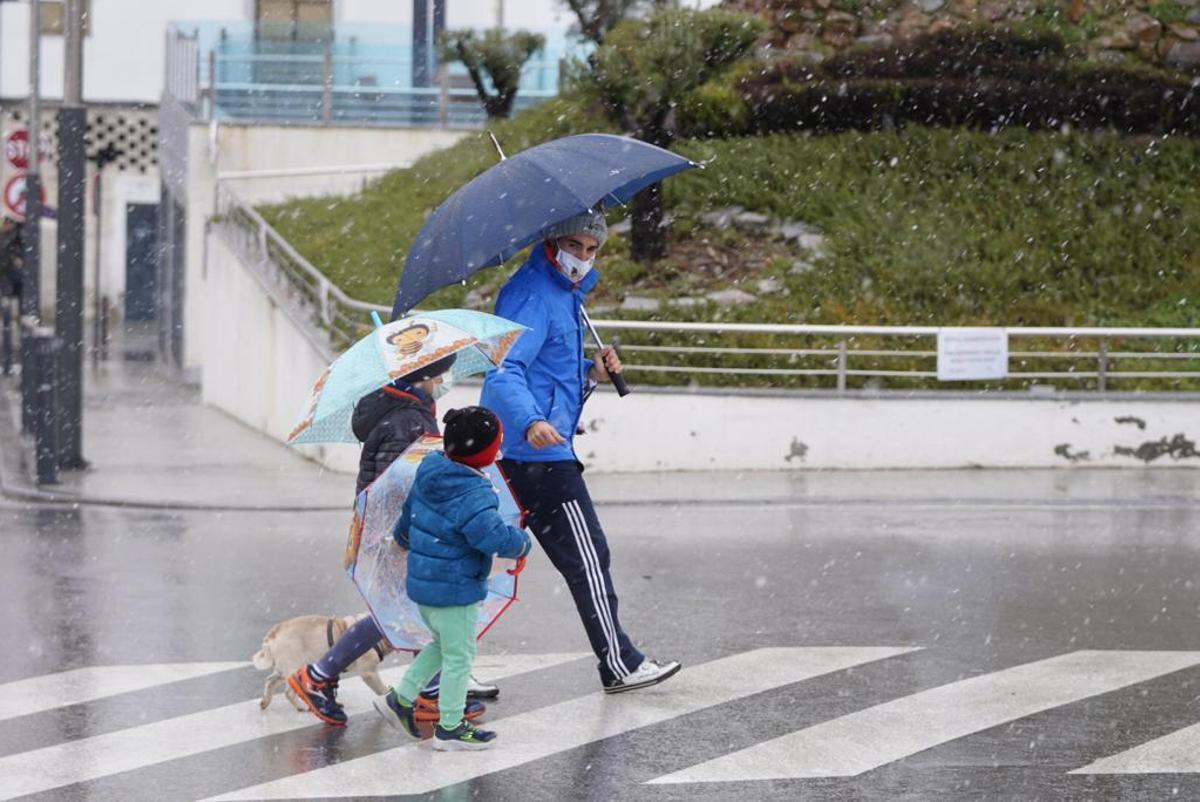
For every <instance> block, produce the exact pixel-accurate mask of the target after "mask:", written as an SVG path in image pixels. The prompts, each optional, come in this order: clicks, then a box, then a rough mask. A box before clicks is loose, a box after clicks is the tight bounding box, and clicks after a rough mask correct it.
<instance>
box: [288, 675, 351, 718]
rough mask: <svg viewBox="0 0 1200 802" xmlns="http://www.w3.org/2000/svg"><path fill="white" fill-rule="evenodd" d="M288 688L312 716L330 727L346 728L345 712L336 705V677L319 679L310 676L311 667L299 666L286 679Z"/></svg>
mask: <svg viewBox="0 0 1200 802" xmlns="http://www.w3.org/2000/svg"><path fill="white" fill-rule="evenodd" d="M287 682H288V687H289V688H291V689H292V691H293V692H294V693H295V694H296V696H297V697H298V698H299V699H300V701H301V702H304V704H305V705H306V706H307V707H308V709H309V710H311V711H312V714H313V715H314V716H316V717H317V718H319V719H321V721H324V722H325V723H326V724H328V725H329V726H331V727H345V726H346V711H345V710H343V709H342V706H341V705H340V704H338V700H337V689H338V681H337V677H334V678H333V679H319V678H317V677H314V676H313V675H312V667H311V666H300V668H298V669H296V671H295V673H294V674H292V675H291V676H289V677H288V681H287Z"/></svg>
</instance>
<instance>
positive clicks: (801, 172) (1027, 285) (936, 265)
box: [264, 100, 1200, 326]
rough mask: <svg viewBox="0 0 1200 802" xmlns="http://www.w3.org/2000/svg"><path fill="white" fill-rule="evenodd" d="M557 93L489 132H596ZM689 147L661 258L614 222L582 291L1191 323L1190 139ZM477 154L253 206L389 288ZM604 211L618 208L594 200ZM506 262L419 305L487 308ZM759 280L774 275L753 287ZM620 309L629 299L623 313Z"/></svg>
mask: <svg viewBox="0 0 1200 802" xmlns="http://www.w3.org/2000/svg"><path fill="white" fill-rule="evenodd" d="M604 128H605V126H604V123H603V122H602V121H601V120H600V119H598V118H597V117H596V116H595V115H594V114H591V113H589V112H588V111H587V110H586V109H584V108H582V107H581V106H579V105H577V104H575V103H573V102H571V101H569V100H558V101H555V102H551V103H547V104H544V105H542V106H539V107H537V108H535V109H533V110H531V111H529V112H527V113H525V114H523V115H521V116H520V117H518V118H516V119H514V120H511V121H508V122H506V123H504V124H502V125H500V126H498V128H497V134H498V135H499V137H500V139H501V141H502V142H503V144H504V146H505V147H506V149H507V150H508V151H509V152H516V151H519V150H521V149H523V148H525V147H528V146H529V145H532V144H534V143H536V142H538V141H542V140H544V139H549V138H553V137H556V136H561V135H564V134H568V133H572V132H581V131H591V130H604ZM677 149H678V150H679V151H680V152H682V153H685V154H687V155H689V156H691V157H692V158H696V159H700V160H705V161H707V162H708V166H707V168H706V169H705V170H703V171H693V172H691V173H687V174H684V175H682V176H679V177H677V178H674V179H671V180H670V181H668V182H667V184H666V186H667V193H666V199H667V205H668V208H669V210H670V211H671V212H672V213H674V214H675V215H676V216H677V217H678V219H677V221H676V224H675V227H674V231H673V233H672V242H671V256H670V257H669V258H668V259H667V260H665V261H664V262H662V263H659V264H657V265H653V266H648V267H643V266H640V265H636V264H634V263H632V262H630V261H629V260H628V258H627V254H628V243H627V242H625V241H624V240H623V239H622V237H621V236H619V235H617V236H614V237H613V239H612V244H611V245H610V246H609V247H608V248H606V253H605V254H604V255H603V258H602V260H601V268H602V270H603V271H604V275H605V281H604V282H603V283H602V284H601V289H600V291H599V292H598V294H597V297H596V299H595V303H598V304H601V305H603V304H609V305H615V304H619V303H620V301H621V300H622V299H623V298H624V297H625V296H626V295H627V294H631V295H637V296H642V297H651V298H654V297H659V298H663V299H667V298H675V297H680V296H690V297H700V296H702V295H703V294H704V293H706V292H709V291H712V290H716V289H722V288H727V287H739V288H742V289H744V290H747V291H749V292H751V293H759V294H760V297H759V299H758V300H756V301H754V302H752V303H748V304H745V305H740V306H735V307H720V306H717V305H715V304H711V303H699V304H695V305H692V306H688V307H669V308H668V307H666V306H665V305H664V307H662V309H661V310H660V311H659V312H658V314H659V315H660V316H662V317H667V318H677V319H725V320H733V319H738V320H766V321H779V322H783V321H789V322H812V323H880V324H897V325H899V324H920V323H930V322H938V323H944V324H1005V325H1118V324H1137V325H1190V326H1195V325H1200V312H1198V311H1197V307H1198V306H1200V292H1198V289H1197V288H1198V286H1200V280H1198V279H1197V276H1200V224H1198V223H1197V221H1198V220H1200V142H1197V141H1196V140H1189V139H1168V140H1165V141H1153V140H1148V139H1145V140H1137V141H1133V140H1128V139H1121V138H1119V137H1116V136H1114V135H1098V134H1092V133H1061V132H1056V133H1029V132H1026V131H1022V130H1006V131H1002V132H1000V133H997V134H989V133H986V132H969V131H963V130H955V129H923V128H908V129H906V130H904V131H903V132H883V133H871V134H863V133H847V134H840V135H835V136H824V137H810V136H798V135H797V136H788V135H776V136H769V137H760V138H745V139H726V140H720V139H718V140H703V141H687V142H682V143H680V144H679V146H678V148H677ZM494 161H495V155H494V153H493V150H492V148H491V146H490V145H489V144H488V142H487V140H486V137H485V136H484V135H481V134H473V135H471V136H468V137H467V138H466V139H464V140H463V141H462V142H461V143H459V144H458V145H456V146H455V147H452V148H450V149H448V150H446V151H443V152H440V153H437V154H433V155H431V156H429V157H427V158H425V159H422V160H421V161H420V162H418V163H417V164H416V165H415V166H414V167H413V168H411V169H408V170H402V171H398V172H396V173H393V174H390V175H388V176H386V177H384V178H382V179H380V180H379V181H377V182H375V183H374V184H373V185H371V186H370V187H368V188H367V189H366V190H365V191H364V192H363V193H362V194H361V195H360V196H358V197H354V198H349V199H315V200H297V201H294V202H290V203H285V204H282V205H278V206H273V207H269V208H267V209H265V210H264V213H265V214H266V216H267V218H268V219H269V220H270V221H271V222H272V224H274V225H275V226H276V227H277V228H278V229H279V230H280V232H281V233H282V234H283V235H284V236H286V237H287V238H288V239H289V240H291V241H292V242H293V243H294V244H295V245H296V247H297V248H299V250H300V251H301V252H302V253H304V254H305V255H306V256H307V257H308V258H309V259H311V260H312V262H313V263H314V264H316V265H317V266H318V267H320V268H321V269H322V270H324V271H326V272H327V273H328V275H329V276H330V277H331V278H332V279H333V280H334V281H335V282H336V283H337V284H339V285H340V286H342V287H343V288H344V289H345V290H346V291H347V292H349V293H350V294H351V295H353V296H355V297H359V298H363V299H367V300H373V301H377V302H380V303H390V301H391V297H392V294H393V293H394V291H395V286H396V279H397V277H398V275H399V273H400V270H401V268H402V266H403V260H404V254H405V251H406V248H407V247H408V244H409V243H410V242H411V241H412V239H413V238H414V236H415V234H416V232H417V231H418V230H419V228H420V226H421V223H422V221H423V219H424V216H425V215H426V214H427V213H428V211H429V210H431V209H432V208H433V207H435V206H436V205H437V204H438V203H439V202H441V201H442V200H443V199H444V198H445V197H446V196H447V195H449V194H450V192H452V191H453V190H454V189H455V188H457V187H458V186H460V185H461V184H462V183H464V182H465V181H467V180H469V178H470V177H471V176H473V175H475V174H477V173H478V172H479V171H481V170H483V169H486V168H487V167H488V166H490V165H491V164H493V163H494ZM730 205H737V206H741V207H743V208H744V209H746V210H749V211H755V212H762V213H765V214H768V215H770V216H772V217H773V218H780V219H787V220H795V221H803V222H804V223H806V224H809V225H812V226H815V227H818V228H819V229H820V230H821V231H822V232H823V234H824V236H825V244H824V248H823V249H822V250H823V251H824V256H823V257H822V256H821V255H820V254H813V253H811V252H805V251H804V250H801V249H799V248H798V247H797V246H796V245H795V244H794V243H787V242H784V241H782V239H773V238H771V237H770V236H764V235H763V234H761V233H758V232H755V231H742V230H739V229H737V228H733V227H731V228H726V229H720V230H717V229H712V228H709V227H706V226H705V225H703V224H701V222H700V215H702V214H703V213H705V212H707V211H711V210H713V209H715V208H720V207H726V206H730ZM620 216H621V211H620V210H617V211H616V212H614V214H613V215H612V219H613V220H616V219H618V218H619V217H620ZM510 268H511V265H510V266H508V267H502V268H498V269H496V270H492V271H488V272H486V273H484V274H482V275H481V277H480V278H479V280H477V281H476V282H474V283H473V284H472V285H471V286H469V287H461V286H455V287H451V288H448V289H447V290H444V291H443V292H442V293H439V294H438V295H437V296H435V297H434V298H433V299H431V301H430V305H436V306H441V305H456V304H460V303H463V302H464V300H466V299H467V294H468V292H469V291H471V290H472V289H474V290H476V293H475V295H473V296H472V297H471V299H470V300H471V301H472V302H474V303H476V304H481V305H484V306H487V305H488V304H489V302H490V297H491V295H492V292H493V291H494V288H495V287H496V286H497V285H498V284H499V282H500V281H502V280H503V277H504V276H505V275H506V274H507V271H508V269H510ZM768 278H769V279H774V280H776V281H777V282H778V283H779V287H780V289H778V290H775V291H768V292H761V291H759V290H758V289H757V284H758V282H759V281H762V280H763V279H768ZM622 314H627V315H630V316H632V315H634V314H636V313H632V312H631V313H624V312H623V313H622Z"/></svg>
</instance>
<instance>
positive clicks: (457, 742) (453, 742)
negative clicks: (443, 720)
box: [433, 719, 496, 752]
mask: <svg viewBox="0 0 1200 802" xmlns="http://www.w3.org/2000/svg"><path fill="white" fill-rule="evenodd" d="M494 740H496V733H494V732H491V731H490V730H481V729H479V728H478V727H476V726H475V725H474V724H472V723H471V722H469V721H467V720H466V719H463V720H462V721H460V722H459V724H458V726H457V727H455V728H454V729H452V730H445V729H442V725H440V724H439V725H438V726H437V731H436V732H435V733H434V735H433V748H434V749H436V750H437V751H439V752H454V751H478V750H480V749H487V748H489V747H491V745H492V741H494Z"/></svg>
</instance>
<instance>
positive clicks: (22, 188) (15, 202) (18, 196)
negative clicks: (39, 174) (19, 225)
mask: <svg viewBox="0 0 1200 802" xmlns="http://www.w3.org/2000/svg"><path fill="white" fill-rule="evenodd" d="M38 189H40V190H41V191H40V192H39V193H38V195H39V196H40V197H41V200H42V206H43V208H44V207H45V205H46V190H45V189H44V188H42V187H38ZM27 194H28V190H27V188H26V182H25V174H24V173H22V174H21V175H15V176H13V177H12V178H10V179H8V183H6V184H5V185H4V208H5V210H6V211H8V212H9V213H11V214H14V215H16V216H17V217H21V218H23V217H25V197H26V195H27Z"/></svg>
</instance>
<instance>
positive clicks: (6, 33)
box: [0, 0, 249, 103]
mask: <svg viewBox="0 0 1200 802" xmlns="http://www.w3.org/2000/svg"><path fill="white" fill-rule="evenodd" d="M247 1H248V0H204V2H196V0H92V21H91V25H92V27H91V34H90V35H89V36H87V37H86V38H85V39H84V41H83V97H84V99H85V100H121V101H140V102H143V103H157V102H158V99H159V96H160V95H162V87H163V63H164V62H163V60H164V58H165V49H164V45H163V37H164V34H165V32H166V29H167V23H168V22H171V21H175V20H195V21H202V20H244V19H249V13H248V11H247V8H248V6H247ZM41 65H42V68H41V73H42V87H41V88H42V95H43V96H44V97H47V98H61V97H62V81H63V39H62V37H61V36H43V37H42V48H41ZM28 92H29V4H28V3H0V95H2V96H4V97H17V96H21V95H25V94H28Z"/></svg>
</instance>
